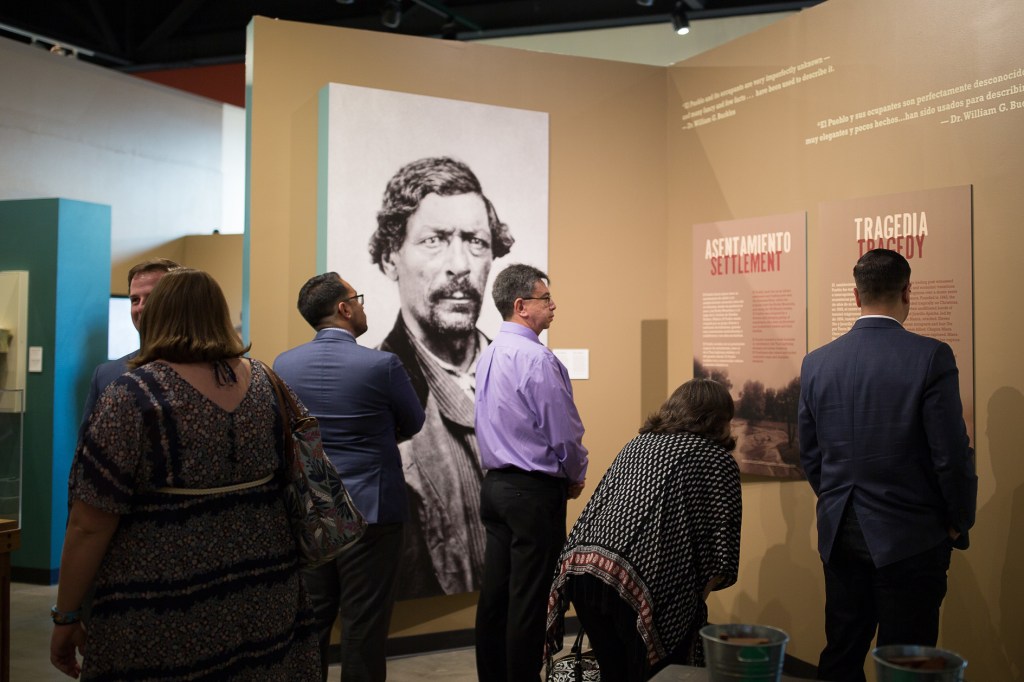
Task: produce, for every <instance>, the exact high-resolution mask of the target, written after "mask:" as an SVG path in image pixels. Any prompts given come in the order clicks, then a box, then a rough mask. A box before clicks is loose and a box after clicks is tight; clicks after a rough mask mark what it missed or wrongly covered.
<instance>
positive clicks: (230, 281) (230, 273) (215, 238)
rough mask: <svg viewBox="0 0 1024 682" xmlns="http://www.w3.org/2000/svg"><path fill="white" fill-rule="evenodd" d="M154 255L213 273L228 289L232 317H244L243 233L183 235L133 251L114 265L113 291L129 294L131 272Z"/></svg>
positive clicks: (238, 319)
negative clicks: (142, 249)
mask: <svg viewBox="0 0 1024 682" xmlns="http://www.w3.org/2000/svg"><path fill="white" fill-rule="evenodd" d="M150 258H170V259H171V260H172V261H174V262H175V263H179V264H181V265H184V266H186V267H190V268H197V269H199V270H205V271H206V272H209V273H210V274H211V275H213V277H214V279H216V280H217V283H218V284H220V287H221V289H222V290H223V291H224V298H226V299H227V301H228V307H229V308H230V309H231V320H232V321H233V322H234V323H235V324H236V325H240V324H241V320H242V235H240V234H203V235H190V236H188V237H179V238H178V239H174V240H171V241H169V242H167V243H165V244H161V245H160V246H158V247H156V248H154V249H150V250H148V251H143V252H141V253H136V254H133V255H132V257H131V258H128V259H121V260H118V261H115V262H114V263H112V264H111V276H110V279H111V293H112V294H117V295H121V296H127V295H128V271H129V270H131V269H132V266H133V265H135V264H136V263H141V262H142V261H145V260H149V259H150Z"/></svg>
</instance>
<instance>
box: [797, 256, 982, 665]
mask: <svg viewBox="0 0 1024 682" xmlns="http://www.w3.org/2000/svg"><path fill="white" fill-rule="evenodd" d="M853 276H854V281H855V284H856V286H855V288H854V290H853V294H854V297H855V299H856V301H857V305H858V306H859V307H860V308H861V317H860V319H859V320H857V322H856V324H854V326H853V328H852V329H851V330H850V331H849V332H848V333H846V334H845V335H843V336H841V337H840V338H838V339H836V340H835V341H833V342H832V343H829V344H827V345H825V346H823V347H821V348H819V349H817V350H815V351H814V352H812V353H810V354H808V355H807V357H805V358H804V361H803V368H802V369H801V372H800V384H801V385H800V406H799V416H798V424H799V432H800V450H801V452H800V457H801V461H802V463H803V466H804V470H805V471H806V472H807V479H808V481H809V482H810V484H811V486H812V487H813V488H814V492H815V494H817V496H818V504H817V516H818V551H819V553H820V554H821V560H822V562H823V564H824V571H825V637H826V645H825V649H824V650H823V651H822V652H821V658H820V661H819V664H818V678H819V679H822V680H836V681H839V682H842V681H846V680H858V681H860V680H864V679H865V678H864V659H865V657H866V656H867V652H868V648H869V647H870V646H871V640H872V638H873V637H874V636H875V633H876V630H877V635H878V645H879V646H882V645H886V644H918V645H924V646H935V643H936V640H937V638H938V630H939V607H940V605H941V604H942V600H943V598H944V597H945V595H946V572H947V570H948V569H949V560H950V553H951V549H952V548H954V547H955V548H958V549H966V548H967V544H968V540H967V531H968V530H969V529H970V527H971V526H972V525H973V524H974V515H975V507H976V503H977V491H978V487H977V486H978V480H977V476H976V475H975V471H974V457H973V450H972V449H971V447H970V443H969V440H968V437H967V428H966V425H965V424H964V419H963V407H962V404H961V402H960V386H959V380H958V372H957V367H956V360H955V358H954V357H953V351H952V349H951V348H950V347H949V345H947V344H945V343H943V342H941V341H938V340H936V339H932V338H928V337H926V336H919V335H917V334H913V333H911V332H908V331H906V330H905V329H904V328H903V322H904V321H906V319H907V316H908V314H909V312H910V264H909V263H908V262H907V260H906V259H905V258H904V257H903V256H901V255H900V254H899V253H897V252H895V251H890V250H888V249H875V250H873V251H869V252H868V253H866V254H864V255H863V256H862V257H861V258H860V260H859V261H857V265H856V266H855V267H854V269H853Z"/></svg>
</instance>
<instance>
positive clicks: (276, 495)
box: [50, 268, 320, 682]
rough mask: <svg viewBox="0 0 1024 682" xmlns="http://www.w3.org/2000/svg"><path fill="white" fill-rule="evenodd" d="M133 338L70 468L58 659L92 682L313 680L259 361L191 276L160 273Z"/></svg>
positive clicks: (313, 654)
mask: <svg viewBox="0 0 1024 682" xmlns="http://www.w3.org/2000/svg"><path fill="white" fill-rule="evenodd" d="M140 333H141V339H142V350H141V351H140V353H139V355H138V356H137V357H136V358H135V359H134V360H133V361H131V362H130V366H133V367H135V369H133V370H132V371H129V372H127V373H126V374H123V375H122V376H121V377H119V378H118V379H116V380H115V381H114V383H112V384H111V385H110V386H109V387H108V388H107V389H106V391H104V393H103V394H102V395H101V396H100V399H99V401H98V403H97V405H96V408H95V410H94V411H93V412H92V416H91V417H90V419H89V422H88V425H87V426H86V427H85V429H84V430H83V432H82V435H81V438H80V440H79V443H78V448H77V450H76V452H75V459H74V462H73V463H72V467H71V476H70V480H69V485H68V499H69V501H70V502H71V511H70V516H69V519H68V527H67V532H66V535H65V539H64V551H63V555H62V557H61V566H60V584H59V587H58V590H57V603H56V604H55V605H54V607H53V609H52V615H53V621H54V628H53V635H52V637H51V640H50V660H51V662H52V663H53V665H54V666H56V667H57V668H58V669H60V670H61V671H62V672H64V673H65V674H67V675H69V676H70V677H75V678H77V677H78V676H79V675H81V676H82V678H83V679H85V680H190V681H193V682H198V681H200V680H208V681H211V682H212V681H213V680H217V681H218V682H219V681H221V680H280V681H281V682H293V681H296V680H298V681H305V680H309V681H310V682H312V681H314V680H319V679H320V656H319V652H318V649H317V639H316V631H315V629H314V624H313V614H312V610H311V608H310V606H309V600H308V597H307V595H306V592H305V588H304V587H303V584H302V580H301V578H300V574H299V558H298V553H297V550H296V545H295V540H294V538H293V536H292V534H291V532H290V529H289V524H288V517H287V514H286V512H285V507H284V504H283V501H282V494H281V486H282V483H283V480H284V476H283V459H282V456H281V453H280V446H281V444H282V443H283V442H284V441H283V439H282V425H281V423H280V420H279V418H278V410H277V404H276V400H275V397H274V392H273V388H272V386H271V384H270V382H269V380H268V378H267V374H266V372H265V371H264V369H263V366H262V365H260V364H259V363H258V362H252V361H250V360H248V359H246V358H244V357H242V356H243V354H244V353H246V352H247V351H248V350H249V348H248V346H244V345H243V344H242V342H241V341H240V340H239V338H238V335H237V334H236V333H235V331H234V329H233V327H232V325H231V320H230V315H229V313H228V307H227V303H226V302H225V300H224V294H223V293H222V292H221V289H220V287H219V286H218V285H217V282H216V281H214V279H213V278H212V277H210V275H208V274H206V273H205V272H200V271H198V270H190V269H187V268H181V269H177V270H172V271H171V272H169V273H168V274H166V275H164V276H163V277H162V278H161V279H160V281H159V283H158V284H157V285H156V287H155V288H154V289H153V292H152V294H151V295H150V297H149V299H148V300H147V302H146V307H145V310H144V311H143V313H142V318H141V323H140ZM90 588H93V594H92V599H91V610H90V613H89V616H88V619H87V622H86V624H87V626H88V627H83V626H82V622H81V614H80V611H81V609H82V606H83V603H84V602H85V601H86V597H87V593H88V592H89V590H90ZM76 649H77V651H78V652H79V653H81V654H82V655H83V660H82V662H81V663H79V661H78V659H77V658H76Z"/></svg>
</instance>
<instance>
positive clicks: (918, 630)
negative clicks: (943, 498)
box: [818, 513, 952, 682]
mask: <svg viewBox="0 0 1024 682" xmlns="http://www.w3.org/2000/svg"><path fill="white" fill-rule="evenodd" d="M951 552H952V544H951V542H950V541H944V542H942V543H941V544H939V545H937V546H936V547H933V548H931V549H929V550H926V551H924V552H921V553H920V554H916V555H914V556H911V557H907V558H906V559H902V560H900V561H897V562H896V563H894V564H890V565H888V566H882V567H881V568H875V565H874V563H873V562H872V561H871V554H870V553H869V552H868V547H867V543H866V542H865V541H864V534H863V533H862V532H861V529H860V525H859V524H858V523H857V519H856V516H854V515H852V514H849V513H847V514H846V516H844V519H843V523H842V527H841V528H840V531H839V536H838V537H837V538H836V545H835V547H834V548H833V550H832V556H831V557H830V559H829V561H828V562H827V563H825V564H824V569H825V641H826V644H825V648H824V650H822V652H821V658H820V659H819V662H818V679H820V680H829V681H830V682H863V680H864V679H865V677H864V662H865V658H866V657H867V654H868V651H869V649H870V648H871V640H872V638H874V636H875V631H876V630H877V632H878V646H885V645H887V644H916V645H919V646H935V642H936V640H937V639H938V636H939V607H940V606H941V605H942V600H943V598H944V597H945V596H946V572H947V571H948V570H949V559H950V553H951Z"/></svg>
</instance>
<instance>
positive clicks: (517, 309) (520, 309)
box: [512, 298, 526, 317]
mask: <svg viewBox="0 0 1024 682" xmlns="http://www.w3.org/2000/svg"><path fill="white" fill-rule="evenodd" d="M525 311H526V301H524V300H523V299H521V298H517V299H516V300H515V301H514V302H513V303H512V316H513V317H522V316H523V313H524V312H525Z"/></svg>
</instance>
